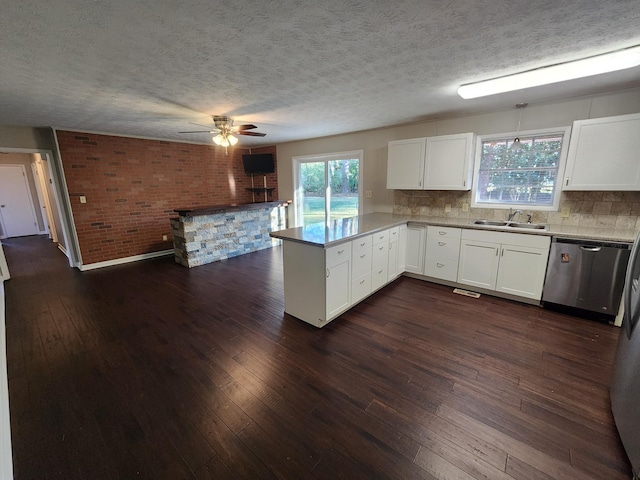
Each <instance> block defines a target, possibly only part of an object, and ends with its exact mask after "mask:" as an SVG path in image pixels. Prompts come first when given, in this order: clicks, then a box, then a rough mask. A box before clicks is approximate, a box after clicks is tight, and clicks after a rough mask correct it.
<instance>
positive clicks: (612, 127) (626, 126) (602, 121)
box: [562, 113, 640, 190]
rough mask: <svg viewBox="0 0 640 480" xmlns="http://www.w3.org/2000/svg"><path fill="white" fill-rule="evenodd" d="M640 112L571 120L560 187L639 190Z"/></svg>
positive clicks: (571, 188)
mask: <svg viewBox="0 0 640 480" xmlns="http://www.w3.org/2000/svg"><path fill="white" fill-rule="evenodd" d="M638 138H640V113H634V114H631V115H620V116H616V117H604V118H592V119H589V120H577V121H575V122H573V129H572V132H571V140H570V142H569V153H568V156H567V168H566V173H565V178H564V182H563V186H562V188H563V190H640V161H639V160H638Z"/></svg>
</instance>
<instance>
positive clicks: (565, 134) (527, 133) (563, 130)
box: [471, 127, 571, 211]
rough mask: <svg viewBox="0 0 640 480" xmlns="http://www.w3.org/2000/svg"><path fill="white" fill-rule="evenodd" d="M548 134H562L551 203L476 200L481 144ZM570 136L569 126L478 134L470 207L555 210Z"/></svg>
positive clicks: (557, 204)
mask: <svg viewBox="0 0 640 480" xmlns="http://www.w3.org/2000/svg"><path fill="white" fill-rule="evenodd" d="M548 135H562V147H561V149H560V161H559V164H558V175H557V177H556V185H555V188H554V192H553V202H552V204H551V205H531V204H527V203H525V204H516V203H485V202H477V201H476V194H477V188H478V177H479V174H480V163H481V159H482V144H483V142H487V141H496V140H497V141H500V140H502V141H504V140H513V139H514V138H516V137H520V138H527V137H532V136H548ZM570 138H571V127H555V128H540V129H536V130H524V131H521V132H509V133H491V134H485V135H478V137H477V139H476V142H477V143H476V152H475V158H474V166H473V183H472V186H471V207H472V208H491V209H496V210H497V209H504V210H506V209H519V210H530V211H536V210H539V211H557V210H558V208H559V207H560V194H561V192H562V186H563V181H564V173H565V168H566V166H567V154H568V153H569V140H570Z"/></svg>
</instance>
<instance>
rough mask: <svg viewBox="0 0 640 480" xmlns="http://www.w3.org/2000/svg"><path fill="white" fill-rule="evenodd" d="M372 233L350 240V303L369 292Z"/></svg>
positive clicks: (360, 298)
mask: <svg viewBox="0 0 640 480" xmlns="http://www.w3.org/2000/svg"><path fill="white" fill-rule="evenodd" d="M372 240H373V235H367V236H366V237H362V238H358V239H356V240H353V241H352V242H351V248H352V250H351V278H352V280H351V303H357V302H359V301H360V300H362V299H363V298H364V297H366V296H367V295H369V294H370V293H371V265H372V258H373V250H372V246H373V244H372Z"/></svg>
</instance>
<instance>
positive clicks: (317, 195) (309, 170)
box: [299, 162, 327, 225]
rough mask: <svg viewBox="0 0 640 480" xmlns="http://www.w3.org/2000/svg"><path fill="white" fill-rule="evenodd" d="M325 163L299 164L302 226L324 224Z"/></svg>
mask: <svg viewBox="0 0 640 480" xmlns="http://www.w3.org/2000/svg"><path fill="white" fill-rule="evenodd" d="M325 170H326V162H303V163H301V164H300V170H299V172H300V178H299V182H300V187H301V188H300V192H301V196H302V198H301V199H300V200H301V201H302V225H309V224H310V223H318V222H324V221H325V218H326V212H325V210H326V206H325V197H326V183H327V182H326V172H325Z"/></svg>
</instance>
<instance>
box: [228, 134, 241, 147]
mask: <svg viewBox="0 0 640 480" xmlns="http://www.w3.org/2000/svg"><path fill="white" fill-rule="evenodd" d="M227 139H228V140H229V144H231V146H234V145H235V144H236V143H238V139H237V138H236V137H234V136H233V135H229V136H228V137H227Z"/></svg>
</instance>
